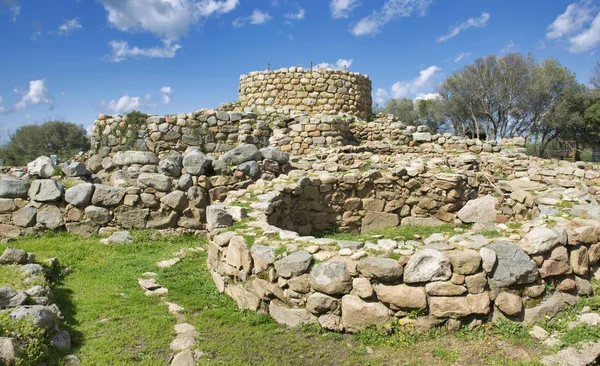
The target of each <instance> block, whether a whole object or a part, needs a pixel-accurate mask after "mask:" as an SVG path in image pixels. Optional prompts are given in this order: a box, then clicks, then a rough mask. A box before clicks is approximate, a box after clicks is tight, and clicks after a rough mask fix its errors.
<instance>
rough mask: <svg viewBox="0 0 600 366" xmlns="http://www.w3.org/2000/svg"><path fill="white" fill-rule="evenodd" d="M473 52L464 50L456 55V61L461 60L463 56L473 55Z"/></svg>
mask: <svg viewBox="0 0 600 366" xmlns="http://www.w3.org/2000/svg"><path fill="white" fill-rule="evenodd" d="M471 54H472V53H471V52H463V53H461V54H460V55H458V56H456V58H455V59H454V62H460V61H461V60H462V59H463V58H465V57H469V56H471Z"/></svg>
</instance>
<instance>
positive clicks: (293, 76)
mask: <svg viewBox="0 0 600 366" xmlns="http://www.w3.org/2000/svg"><path fill="white" fill-rule="evenodd" d="M239 102H240V103H241V105H242V107H250V108H253V109H256V110H257V111H258V112H261V111H265V110H267V109H268V108H269V107H271V108H282V109H283V113H290V112H308V113H331V114H337V113H338V112H344V113H349V114H352V115H354V116H356V117H359V118H362V119H367V118H368V117H369V115H370V114H371V105H372V102H373V101H372V99H371V80H370V79H369V78H368V76H366V75H360V74H359V73H356V72H349V71H346V70H344V71H341V70H330V69H327V70H325V69H318V70H314V71H311V70H304V69H302V68H296V67H290V68H289V69H285V68H284V69H280V70H272V71H254V72H251V73H249V74H248V75H241V76H240V86H239Z"/></svg>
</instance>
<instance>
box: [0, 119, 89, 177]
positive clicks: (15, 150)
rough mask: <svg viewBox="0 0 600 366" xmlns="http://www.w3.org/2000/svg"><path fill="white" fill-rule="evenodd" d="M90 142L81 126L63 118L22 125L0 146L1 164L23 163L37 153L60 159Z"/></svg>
mask: <svg viewBox="0 0 600 366" xmlns="http://www.w3.org/2000/svg"><path fill="white" fill-rule="evenodd" d="M89 148H90V141H89V138H88V137H87V133H86V131H85V128H83V126H81V125H79V126H77V125H75V124H73V123H69V122H64V121H49V122H46V123H44V124H41V125H29V126H23V127H20V128H19V129H17V131H15V133H14V134H13V135H12V136H11V137H10V141H9V142H8V143H7V144H6V145H4V146H2V147H0V159H3V160H4V164H5V165H16V166H21V165H25V164H27V163H28V162H30V161H32V160H34V159H36V158H37V157H38V156H40V155H46V156H49V155H57V156H58V158H59V159H60V160H67V159H70V158H72V157H73V156H74V155H76V154H77V153H79V152H80V151H87V150H88V149H89Z"/></svg>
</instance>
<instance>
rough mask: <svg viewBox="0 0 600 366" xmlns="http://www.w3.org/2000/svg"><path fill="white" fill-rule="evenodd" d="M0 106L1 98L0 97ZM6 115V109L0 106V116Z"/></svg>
mask: <svg viewBox="0 0 600 366" xmlns="http://www.w3.org/2000/svg"><path fill="white" fill-rule="evenodd" d="M0 104H2V97H0ZM7 113H8V109H6V107H3V106H1V105H0V114H7Z"/></svg>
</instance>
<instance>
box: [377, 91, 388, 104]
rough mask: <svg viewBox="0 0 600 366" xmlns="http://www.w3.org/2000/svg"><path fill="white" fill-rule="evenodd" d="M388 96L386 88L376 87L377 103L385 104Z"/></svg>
mask: <svg viewBox="0 0 600 366" xmlns="http://www.w3.org/2000/svg"><path fill="white" fill-rule="evenodd" d="M388 98H389V94H388V92H387V90H385V89H383V88H378V89H377V90H376V91H375V98H374V99H375V102H376V103H377V104H379V105H383V104H385V101H386V100H387V99H388Z"/></svg>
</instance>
